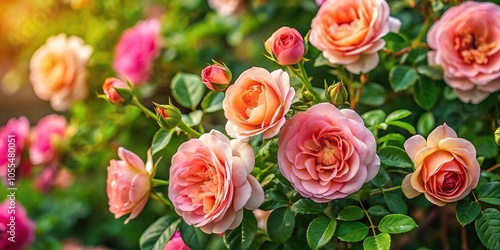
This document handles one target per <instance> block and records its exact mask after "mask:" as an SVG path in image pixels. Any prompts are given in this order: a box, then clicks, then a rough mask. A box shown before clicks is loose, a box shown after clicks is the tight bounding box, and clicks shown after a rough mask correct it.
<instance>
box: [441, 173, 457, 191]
mask: <svg viewBox="0 0 500 250" xmlns="http://www.w3.org/2000/svg"><path fill="white" fill-rule="evenodd" d="M457 181H458V174H457V173H454V172H453V173H448V174H447V175H446V176H445V178H444V180H443V183H442V184H441V188H442V190H443V191H451V190H453V189H454V188H455V186H456V184H457Z"/></svg>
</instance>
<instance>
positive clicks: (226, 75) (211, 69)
mask: <svg viewBox="0 0 500 250" xmlns="http://www.w3.org/2000/svg"><path fill="white" fill-rule="evenodd" d="M231 78H232V75H231V71H230V70H229V69H228V68H227V67H226V66H224V65H220V64H213V65H209V66H207V67H205V68H204V69H203V70H202V71H201V82H203V84H205V86H207V88H209V89H210V90H214V91H218V92H222V91H224V90H225V89H226V88H227V86H228V85H229V83H231Z"/></svg>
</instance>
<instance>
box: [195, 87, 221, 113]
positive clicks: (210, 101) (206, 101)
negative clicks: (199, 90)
mask: <svg viewBox="0 0 500 250" xmlns="http://www.w3.org/2000/svg"><path fill="white" fill-rule="evenodd" d="M223 101H224V93H222V92H215V91H210V92H208V94H207V95H206V96H205V97H204V98H203V100H202V101H201V108H202V109H203V111H205V113H213V112H217V111H219V110H222V102H223Z"/></svg>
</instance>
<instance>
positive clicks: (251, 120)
mask: <svg viewBox="0 0 500 250" xmlns="http://www.w3.org/2000/svg"><path fill="white" fill-rule="evenodd" d="M294 95H295V90H294V89H293V88H292V87H290V77H289V76H288V74H287V73H286V72H284V71H283V70H275V71H273V72H272V73H269V71H267V70H265V69H263V68H257V67H253V68H250V69H248V70H246V71H245V72H243V73H242V74H241V75H240V76H239V77H238V79H237V80H236V81H235V83H234V84H233V85H231V86H229V88H227V90H226V96H225V98H224V101H223V102H222V107H223V108H224V115H225V116H226V118H227V119H228V122H227V124H226V131H227V133H228V134H229V135H230V136H231V137H233V138H238V139H244V138H248V137H250V136H254V135H258V134H261V133H264V139H267V138H271V137H273V136H275V135H276V134H278V132H279V130H280V128H281V127H282V126H283V124H284V123H285V114H286V113H287V112H288V110H289V109H290V105H291V104H292V100H293V96H294Z"/></svg>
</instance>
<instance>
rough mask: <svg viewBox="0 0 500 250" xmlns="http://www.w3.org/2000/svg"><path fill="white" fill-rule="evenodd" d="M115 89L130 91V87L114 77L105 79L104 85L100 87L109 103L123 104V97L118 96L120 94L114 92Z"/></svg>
mask: <svg viewBox="0 0 500 250" xmlns="http://www.w3.org/2000/svg"><path fill="white" fill-rule="evenodd" d="M115 88H119V89H130V87H129V86H128V85H127V84H126V83H124V82H123V81H122V80H120V79H117V78H114V77H110V78H106V80H105V81H104V84H103V85H102V90H103V91H104V94H105V95H106V98H108V100H109V101H110V102H111V103H113V104H119V103H123V102H124V101H125V99H123V97H122V96H121V95H120V93H118V91H116V89H115Z"/></svg>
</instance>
